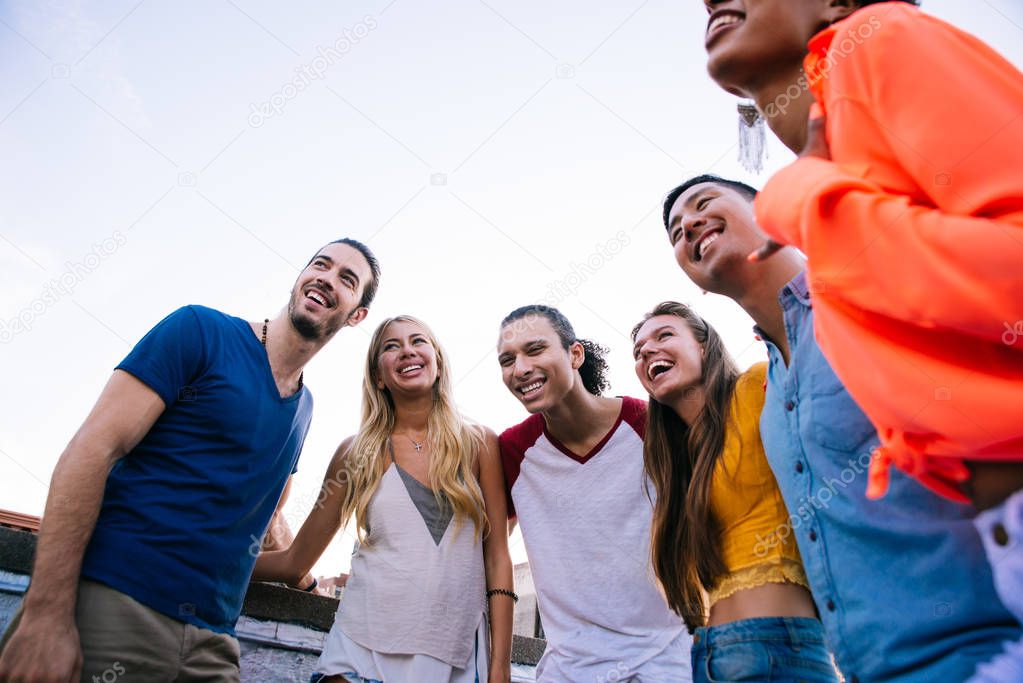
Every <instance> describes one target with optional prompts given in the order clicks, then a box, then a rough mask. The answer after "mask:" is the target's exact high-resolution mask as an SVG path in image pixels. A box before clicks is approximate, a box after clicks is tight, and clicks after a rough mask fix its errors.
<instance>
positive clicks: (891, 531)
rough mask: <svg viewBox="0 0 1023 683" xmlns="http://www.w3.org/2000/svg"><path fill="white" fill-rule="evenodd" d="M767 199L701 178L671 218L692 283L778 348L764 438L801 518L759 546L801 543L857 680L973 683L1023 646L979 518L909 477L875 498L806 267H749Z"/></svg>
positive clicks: (824, 612) (867, 437) (796, 261)
mask: <svg viewBox="0 0 1023 683" xmlns="http://www.w3.org/2000/svg"><path fill="white" fill-rule="evenodd" d="M755 196H756V190H754V189H753V188H752V187H750V186H748V185H745V184H743V183H738V182H735V181H730V180H725V179H722V178H717V177H714V176H698V177H696V178H693V179H691V180H689V181H687V182H686V183H684V184H683V185H681V186H679V187H678V188H676V189H674V190H672V192H670V193H669V194H668V196H667V198H666V199H665V202H664V215H663V218H664V226H665V228H666V229H667V232H668V238H669V240H670V242H671V244H672V247H673V249H674V252H675V258H676V260H677V261H678V264H679V266H681V268H682V270H683V271H685V273H686V275H688V276H689V279H691V280H692V281H693V282H694V283H695V284H696V285H698V286H699V287H701V288H702V289H704V290H705V291H710V292H714V293H716V294H722V295H724V296H727V297H729V298H731V299H733V300H734V301H735V302H736V303H738V304H739V305H740V306H742V308H743V309H745V311H746V312H747V313H748V314H749V315H750V316H751V317H752V318H753V320H754V321H755V322H756V325H757V327H756V333H757V336H758V338H759V339H762V340H763V341H764V343H765V344H766V345H767V351H768V356H769V359H770V365H769V370H768V379H767V401H766V403H765V406H764V412H763V414H762V415H761V421H760V431H761V437H762V439H763V441H764V449H765V451H766V452H767V457H768V460H769V462H770V464H771V469H772V470H773V471H774V475H775V478H776V479H777V480H778V486H779V488H780V489H781V492H782V496H783V497H784V499H785V504H786V505H787V506H788V510H789V520H788V523H787V524H785V525H784V526H783V527H782V528H779V529H777V530H776V531H774V532H772V533H771V534H769V535H768V537H766V538H761V539H758V541H757V545H758V547H761V548H767V547H769V546H770V545H772V544H774V543H778V542H780V540H783V539H784V538H785V537H787V536H788V535H790V534H794V535H795V537H796V542H797V544H798V546H799V552H800V555H801V556H802V559H803V565H804V567H805V568H806V575H807V578H808V579H809V581H810V587H811V590H812V591H813V596H814V601H815V602H816V604H817V609H818V612H819V613H820V618H821V621H822V623H823V624H824V629H825V632H826V634H827V639H828V646H829V647H830V649H831V650H832V651H833V652H834V655H835V660H836V662H837V663H838V666H839V668H840V669H841V670H842V673H843V674H844V675H845V680H846V681H849V683H855V682H856V681H861V680H862V681H895V680H898V681H900V682H902V683H924V682H928V683H929V682H930V681H962V680H965V679H967V678H969V677H970V675H971V674H972V673H973V671H974V669H975V668H976V666H977V664H979V663H981V662H984V661H986V660H989V659H991V658H992V657H994V656H995V655H996V654H998V652H999V651H1000V649H1001V644H1002V643H1003V642H1004V641H1007V640H1016V639H1018V638H1019V635H1020V630H1019V624H1018V623H1017V622H1016V620H1015V619H1014V618H1013V617H1012V615H1011V614H1010V613H1009V612H1008V611H1007V610H1006V609H1005V607H1004V606H1003V605H1002V603H1001V602H1000V601H999V599H998V596H997V594H996V592H995V588H994V583H993V580H992V575H991V568H990V566H989V565H988V563H987V561H986V560H985V556H984V550H983V548H982V546H981V541H980V537H979V536H978V534H977V531H976V529H975V528H974V526H973V523H972V521H971V520H972V517H973V516H974V515H975V514H976V513H975V511H974V510H973V509H972V508H970V507H968V506H965V505H959V504H957V503H953V502H951V501H948V500H946V499H944V498H941V497H939V496H937V495H935V494H934V493H932V492H930V491H928V490H927V489H925V488H924V487H922V486H921V485H920V484H919V483H917V482H916V481H914V480H913V479H911V478H910V477H908V476H906V475H904V474H902V473H901V472H900V473H898V474H896V473H894V472H893V474H892V482H891V488H890V490H889V493H888V495H887V496H885V497H884V498H882V499H881V500H867V498H866V487H867V467H868V465H869V463H870V458H871V453H872V451H873V449H874V448H875V447H876V446H877V445H878V438H877V434H876V432H875V430H874V427H873V426H872V425H871V423H870V421H869V420H868V419H867V417H866V415H864V414H863V412H862V411H861V410H860V409H859V407H858V406H857V405H856V403H855V402H854V401H853V400H852V398H851V397H850V396H849V394H848V393H847V392H846V390H845V388H844V387H843V386H842V384H841V383H840V382H839V380H838V377H837V376H836V375H835V373H834V372H833V371H832V369H831V366H830V365H828V362H827V360H826V359H825V358H824V356H823V354H822V353H821V351H820V349H819V348H818V347H817V343H816V341H815V340H814V335H813V304H812V293H813V292H814V283H808V282H807V281H806V278H805V275H804V272H803V271H804V269H805V259H804V258H803V256H802V255H801V254H800V253H799V252H798V251H796V250H795V249H792V248H787V249H784V250H782V251H780V252H778V253H777V254H775V255H774V256H772V257H771V258H770V259H767V260H764V261H757V262H754V261H750V260H749V259H748V258H747V257H748V256H749V254H751V253H753V252H755V251H756V250H758V249H759V248H760V247H761V246H763V244H764V242H765V241H766V236H765V234H764V233H763V232H762V231H761V230H760V228H759V227H758V226H757V224H756V222H755V220H754V215H753V204H752V202H753V199H754V197H755ZM818 286H820V285H818ZM872 371H873V370H872V369H870V368H864V372H872ZM754 550H756V548H755V549H754Z"/></svg>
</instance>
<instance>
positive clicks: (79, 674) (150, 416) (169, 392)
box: [0, 239, 380, 683]
mask: <svg viewBox="0 0 1023 683" xmlns="http://www.w3.org/2000/svg"><path fill="white" fill-rule="evenodd" d="M379 277H380V268H379V265H378V264H377V261H376V258H375V257H374V256H373V254H372V252H370V250H369V249H368V248H367V247H366V246H365V245H363V244H361V243H360V242H357V241H355V240H352V239H341V240H337V241H336V242H331V243H330V244H328V245H326V246H324V247H323V248H322V249H320V250H319V251H318V252H317V253H316V255H315V256H313V258H312V259H311V260H310V261H309V263H308V264H307V265H306V267H305V269H304V270H303V271H302V272H301V274H300V275H299V277H298V279H297V280H296V282H295V285H294V287H293V289H292V291H291V298H290V301H289V302H288V306H287V308H286V309H285V310H283V311H282V312H281V313H280V314H279V315H277V317H275V318H274V319H272V320H271V319H267V320H265V321H261V322H254V323H250V322H246V321H245V320H242V319H240V318H235V317H233V316H229V315H226V314H224V313H220V312H218V311H215V310H213V309H210V308H205V307H202V306H186V307H184V308H181V309H179V310H177V311H175V312H174V313H172V314H170V315H169V316H168V317H167V318H165V319H164V320H163V321H161V322H160V323H159V324H158V325H157V326H156V327H154V328H153V329H152V330H151V331H150V332H149V333H148V334H147V335H146V336H145V337H144V338H143V339H142V340H141V341H140V342H139V343H138V344H137V345H136V346H135V348H134V349H133V350H132V351H131V353H129V354H128V356H127V357H126V358H125V359H124V360H123V361H122V362H121V363H120V364H119V365H118V366H117V369H116V370H115V371H114V374H113V376H112V377H111V379H110V381H109V382H108V383H107V386H106V387H105V388H104V390H103V393H102V394H101V395H100V397H99V400H98V401H97V403H96V406H95V407H94V408H93V410H92V412H91V413H90V414H89V416H88V417H87V418H86V420H85V423H84V424H83V425H82V427H81V428H80V429H79V430H78V433H77V434H76V435H75V436H74V438H73V439H72V440H71V443H70V444H69V445H68V447H67V449H66V450H65V451H64V453H63V455H61V458H60V460H59V461H58V463H57V467H56V469H55V470H54V474H53V479H52V481H51V484H50V492H49V496H48V498H47V501H46V509H45V513H44V516H43V524H42V529H41V530H40V534H39V543H38V548H37V551H36V560H35V568H34V571H33V576H32V584H31V586H30V588H29V590H28V592H27V594H26V596H25V600H24V603H23V605H22V611H21V613H20V615H19V616H18V617H17V618H16V619H15V621H14V623H12V625H11V627H10V628H9V629H8V633H7V634H6V635H5V641H6V642H5V643H2V644H0V653H2V654H0V681H27V680H31V681H60V682H61V683H63V682H65V681H71V680H76V681H77V680H79V678H81V680H98V679H100V678H102V679H103V680H107V679H108V678H109V677H116V678H117V679H118V680H120V681H189V680H217V681H221V680H226V681H231V680H238V677H239V671H238V658H239V650H238V643H237V641H236V640H235V639H234V637H233V635H234V633H233V632H234V623H235V621H236V620H237V618H238V615H239V614H240V612H241V603H242V599H243V598H244V595H245V588H246V585H247V583H248V581H249V576H250V575H251V573H252V568H253V565H254V563H255V559H256V554H257V552H253V551H252V549H251V548H252V546H253V545H255V546H256V550H257V551H258V546H259V543H258V540H259V539H261V538H262V537H263V533H264V532H265V531H266V529H267V525H268V523H269V521H270V519H271V517H272V516H273V515H274V513H275V510H276V509H277V507H278V504H279V501H280V500H281V494H282V492H283V491H284V490H285V487H286V486H287V484H288V482H289V481H290V476H291V475H292V474H293V473H294V471H295V469H296V463H297V462H298V457H299V453H300V452H301V450H302V443H303V441H304V439H305V436H306V432H307V430H308V428H309V421H310V418H311V416H312V396H311V395H310V393H309V390H308V389H307V388H305V387H304V384H303V376H302V369H303V368H304V367H305V365H306V363H308V362H309V360H310V359H311V358H312V357H313V356H314V355H315V354H316V353H317V352H318V351H319V350H320V349H321V348H322V347H323V346H324V344H326V343H327V342H328V341H329V340H330V339H331V338H332V337H333V336H334V334H336V333H337V332H338V331H339V330H340V329H341V328H342V327H346V326H354V325H357V324H358V323H360V322H361V321H362V320H363V319H364V318H365V317H366V313H367V309H368V306H369V304H370V302H371V301H372V299H373V297H374V295H375V293H376V290H377V284H378V282H379ZM253 539H255V540H256V541H257V542H256V543H253Z"/></svg>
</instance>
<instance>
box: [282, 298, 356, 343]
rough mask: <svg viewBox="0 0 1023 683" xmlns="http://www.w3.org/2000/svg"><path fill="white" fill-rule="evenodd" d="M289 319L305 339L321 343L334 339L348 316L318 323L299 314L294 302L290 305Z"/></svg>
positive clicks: (331, 318)
mask: <svg viewBox="0 0 1023 683" xmlns="http://www.w3.org/2000/svg"><path fill="white" fill-rule="evenodd" d="M288 319H289V320H290V321H291V326H292V327H294V328H295V331H296V332H298V333H299V335H300V336H301V337H302V338H303V339H307V340H309V341H321V340H327V339H330V338H331V337H333V336H334V335H335V334H336V333H337V331H338V330H339V329H341V326H342V325H343V324H344V321H345V320H347V319H348V316H343V317H342V316H337V317H330V318H328V319H326V320H323V321H322V322H319V323H317V322H315V321H313V320H310V319H309V318H307V317H305V316H303V315H302V314H301V313H299V312H298V311H297V309H296V307H295V301H294V300H292V301H291V303H290V304H288Z"/></svg>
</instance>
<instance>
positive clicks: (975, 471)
mask: <svg viewBox="0 0 1023 683" xmlns="http://www.w3.org/2000/svg"><path fill="white" fill-rule="evenodd" d="M966 466H967V467H969V468H970V474H971V475H972V477H971V478H970V481H968V482H966V484H965V485H964V486H963V488H964V489H966V495H968V496H969V497H970V498H971V499H972V500H973V504H974V506H975V507H976V508H977V510H980V511H983V510H988V509H990V508H993V507H998V506H999V505H1001V504H1002V503H1004V502H1005V499H1006V498H1008V497H1009V496H1011V495H1012V494H1014V493H1016V491H1019V490H1020V489H1023V462H992V461H987V460H983V461H982V460H974V461H972V462H967V463H966Z"/></svg>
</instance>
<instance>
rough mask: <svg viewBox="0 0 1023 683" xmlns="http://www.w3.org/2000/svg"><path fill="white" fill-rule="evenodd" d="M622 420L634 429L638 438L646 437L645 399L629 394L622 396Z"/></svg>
mask: <svg viewBox="0 0 1023 683" xmlns="http://www.w3.org/2000/svg"><path fill="white" fill-rule="evenodd" d="M622 420H623V421H625V422H627V423H628V424H629V426H630V427H632V428H633V429H634V430H636V433H637V434H639V438H641V439H645V438H646V401H644V400H642V399H638V398H632V397H631V396H623V397H622Z"/></svg>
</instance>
